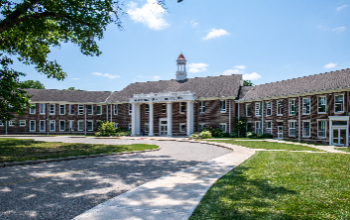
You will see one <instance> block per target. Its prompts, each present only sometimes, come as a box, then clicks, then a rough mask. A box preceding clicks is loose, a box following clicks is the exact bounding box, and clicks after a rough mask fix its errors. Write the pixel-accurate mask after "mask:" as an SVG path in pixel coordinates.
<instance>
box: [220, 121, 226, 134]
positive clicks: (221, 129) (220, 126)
mask: <svg viewBox="0 0 350 220" xmlns="http://www.w3.org/2000/svg"><path fill="white" fill-rule="evenodd" d="M222 125H224V126H225V130H223V129H221V126H222ZM220 129H221V130H223V132H224V133H227V123H220Z"/></svg>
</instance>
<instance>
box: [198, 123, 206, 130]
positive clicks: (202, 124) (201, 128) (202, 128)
mask: <svg viewBox="0 0 350 220" xmlns="http://www.w3.org/2000/svg"><path fill="white" fill-rule="evenodd" d="M204 129H205V124H204V123H201V124H199V130H200V131H203V130H204Z"/></svg>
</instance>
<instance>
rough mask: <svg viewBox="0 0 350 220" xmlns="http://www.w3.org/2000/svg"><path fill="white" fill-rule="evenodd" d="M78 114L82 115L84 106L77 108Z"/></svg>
mask: <svg viewBox="0 0 350 220" xmlns="http://www.w3.org/2000/svg"><path fill="white" fill-rule="evenodd" d="M78 114H79V115H83V114H84V105H79V106H78Z"/></svg>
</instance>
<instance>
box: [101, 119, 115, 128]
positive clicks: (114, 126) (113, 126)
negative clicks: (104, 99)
mask: <svg viewBox="0 0 350 220" xmlns="http://www.w3.org/2000/svg"><path fill="white" fill-rule="evenodd" d="M97 123H98V120H97ZM113 127H115V128H118V123H114V124H113Z"/></svg>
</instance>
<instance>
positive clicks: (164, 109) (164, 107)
mask: <svg viewBox="0 0 350 220" xmlns="http://www.w3.org/2000/svg"><path fill="white" fill-rule="evenodd" d="M162 113H166V103H163V104H162Z"/></svg>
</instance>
